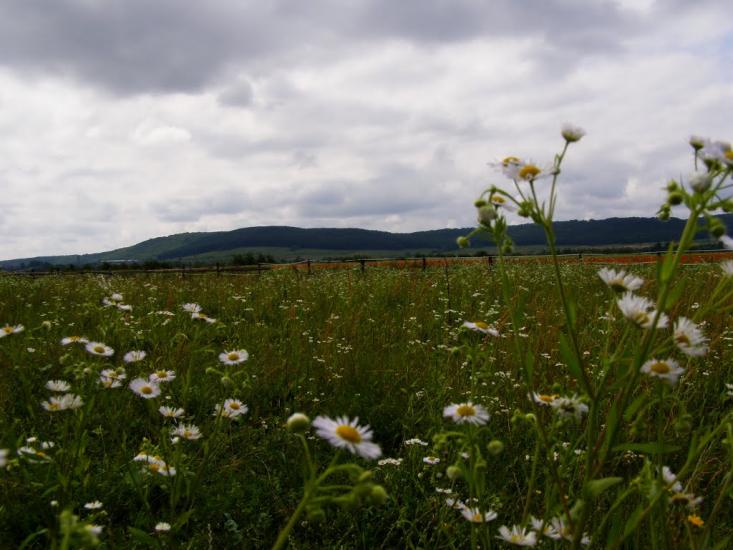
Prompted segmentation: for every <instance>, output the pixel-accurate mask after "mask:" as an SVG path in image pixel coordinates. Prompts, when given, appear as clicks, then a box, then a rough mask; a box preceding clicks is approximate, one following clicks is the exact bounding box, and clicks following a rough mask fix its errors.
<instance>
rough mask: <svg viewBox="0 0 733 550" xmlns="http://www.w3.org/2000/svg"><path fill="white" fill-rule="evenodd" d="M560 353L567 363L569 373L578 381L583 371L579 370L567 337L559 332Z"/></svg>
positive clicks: (578, 364)
mask: <svg viewBox="0 0 733 550" xmlns="http://www.w3.org/2000/svg"><path fill="white" fill-rule="evenodd" d="M560 355H561V356H562V358H563V361H565V363H566V364H567V366H568V370H569V371H570V374H571V375H572V376H573V378H575V379H576V380H577V381H579V382H580V381H581V380H582V377H583V373H582V372H581V370H580V363H579V362H578V358H577V357H576V356H575V353H574V352H573V350H572V348H571V347H570V343H569V342H568V339H567V337H566V336H565V335H564V334H563V333H562V332H561V333H560Z"/></svg>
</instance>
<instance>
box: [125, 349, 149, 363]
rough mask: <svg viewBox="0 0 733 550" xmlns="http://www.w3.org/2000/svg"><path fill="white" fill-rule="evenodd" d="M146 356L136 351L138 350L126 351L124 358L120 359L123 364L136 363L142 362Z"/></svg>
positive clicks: (142, 352)
mask: <svg viewBox="0 0 733 550" xmlns="http://www.w3.org/2000/svg"><path fill="white" fill-rule="evenodd" d="M147 355H148V354H147V353H145V352H144V351H138V350H134V351H128V352H127V353H126V354H125V356H124V357H123V358H122V360H123V361H124V362H125V363H137V362H138V361H142V360H143V359H145V357H146V356H147Z"/></svg>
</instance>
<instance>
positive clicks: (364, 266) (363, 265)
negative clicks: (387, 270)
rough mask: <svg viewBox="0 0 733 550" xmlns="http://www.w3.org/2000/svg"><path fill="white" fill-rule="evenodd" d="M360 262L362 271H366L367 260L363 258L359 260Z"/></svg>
mask: <svg viewBox="0 0 733 550" xmlns="http://www.w3.org/2000/svg"><path fill="white" fill-rule="evenodd" d="M359 263H360V264H361V272H362V273H364V271H365V269H366V260H365V259H364V258H362V259H361V260H359Z"/></svg>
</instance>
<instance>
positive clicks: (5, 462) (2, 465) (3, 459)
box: [0, 449, 8, 468]
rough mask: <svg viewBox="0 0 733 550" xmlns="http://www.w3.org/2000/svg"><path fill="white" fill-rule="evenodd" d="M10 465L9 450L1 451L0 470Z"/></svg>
mask: <svg viewBox="0 0 733 550" xmlns="http://www.w3.org/2000/svg"><path fill="white" fill-rule="evenodd" d="M7 465H8V450H7V449H0V468H5V466H7Z"/></svg>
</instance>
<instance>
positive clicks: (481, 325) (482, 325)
mask: <svg viewBox="0 0 733 550" xmlns="http://www.w3.org/2000/svg"><path fill="white" fill-rule="evenodd" d="M474 325H476V326H477V327H478V328H480V329H481V330H486V329H488V328H489V325H487V324H486V323H484V322H483V321H476V322H475V323H474Z"/></svg>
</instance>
